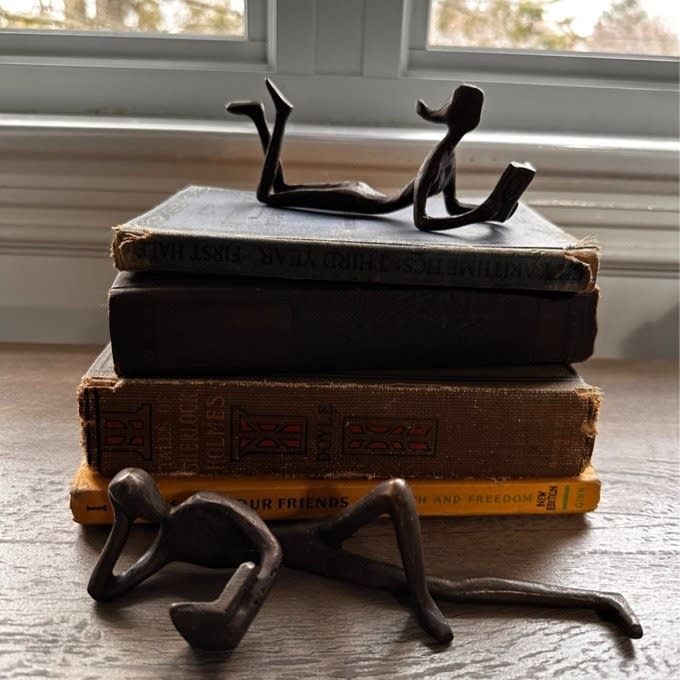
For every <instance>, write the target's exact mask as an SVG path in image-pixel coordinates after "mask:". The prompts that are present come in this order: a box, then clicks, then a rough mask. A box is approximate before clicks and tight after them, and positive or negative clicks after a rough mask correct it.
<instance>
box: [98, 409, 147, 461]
mask: <svg viewBox="0 0 680 680" xmlns="http://www.w3.org/2000/svg"><path fill="white" fill-rule="evenodd" d="M99 448H100V450H101V451H102V452H103V453H104V454H106V455H115V454H130V453H134V454H136V455H138V456H139V457H140V458H142V459H143V460H151V405H150V404H142V406H141V407H140V408H139V409H137V410H136V411H130V412H124V411H103V412H102V417H101V425H100V428H99Z"/></svg>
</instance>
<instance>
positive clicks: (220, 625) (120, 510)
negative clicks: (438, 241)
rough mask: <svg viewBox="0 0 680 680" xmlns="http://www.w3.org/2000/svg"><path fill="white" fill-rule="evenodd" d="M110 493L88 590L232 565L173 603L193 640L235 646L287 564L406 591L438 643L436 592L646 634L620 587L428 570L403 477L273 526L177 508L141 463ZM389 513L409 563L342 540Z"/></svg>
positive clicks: (223, 509) (236, 509) (234, 514)
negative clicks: (196, 598)
mask: <svg viewBox="0 0 680 680" xmlns="http://www.w3.org/2000/svg"><path fill="white" fill-rule="evenodd" d="M108 494H109V499H110V501H111V506H112V508H113V512H114V522H113V526H112V528H111V533H110V534H109V538H108V540H107V542H106V545H105V546H104V549H103V551H102V553H101V555H100V557H99V560H98V561H97V564H96V566H95V568H94V571H93V572H92V576H91V578H90V582H89V584H88V587H87V589H88V592H89V594H90V595H91V596H92V597H93V598H95V599H96V600H110V599H112V598H114V597H116V596H117V595H121V594H123V593H125V592H127V591H128V590H130V589H131V588H133V587H134V586H136V585H137V584H139V583H141V582H142V581H144V580H145V579H147V578H148V577H149V576H151V575H153V574H155V573H156V572H157V571H159V570H160V569H161V568H162V567H163V566H165V565H166V564H168V563H169V562H171V561H174V560H179V561H183V562H189V563H192V564H197V565H201V566H206V567H215V568H216V567H235V568H236V571H235V572H234V573H233V575H232V576H231V578H230V579H229V581H228V582H227V585H226V586H225V588H224V590H223V591H222V594H221V595H220V596H219V597H218V598H217V599H216V600H215V601H214V602H183V603H179V604H173V605H172V606H171V607H170V616H171V617H172V621H173V623H174V624H175V627H176V628H177V630H178V631H179V632H180V634H181V635H182V636H183V637H184V639H185V640H187V642H188V643H189V644H190V645H192V646H194V647H199V648H202V649H223V650H224V649H233V648H235V647H236V646H237V645H238V644H239V642H240V641H241V638H242V637H243V636H244V635H245V633H246V631H247V630H248V627H249V626H250V624H251V622H252V620H253V619H254V618H255V616H256V614H257V612H258V611H259V610H260V607H261V606H262V603H263V602H264V600H265V598H266V597H267V595H268V594H269V591H270V590H271V588H272V586H273V584H274V580H275V578H276V573H277V571H278V569H279V567H280V566H281V565H285V566H287V567H291V568H293V569H301V570H304V571H309V572H312V573H315V574H320V575H323V576H328V577H331V578H337V579H341V580H344V581H349V582H351V583H356V584H359V585H363V586H368V587H373V588H380V589H384V590H389V591H393V592H403V593H408V594H410V596H411V598H412V602H413V606H414V608H415V611H416V614H417V615H418V618H419V619H420V622H421V624H422V626H423V627H424V628H425V630H426V631H427V632H428V633H429V634H430V635H431V636H432V637H433V638H434V639H435V640H437V641H438V642H440V643H448V642H450V641H451V639H452V638H453V633H452V632H451V628H450V627H449V624H448V622H447V620H446V618H445V617H444V615H443V614H442V612H441V611H440V609H439V607H438V606H437V604H436V603H435V602H434V600H433V597H434V598H437V599H442V600H448V601H452V602H492V603H515V604H536V605H544V606H549V607H574V608H576V607H589V608H592V609H595V610H596V611H598V612H599V613H600V614H601V615H603V616H605V617H607V618H609V619H611V620H612V621H613V622H614V623H615V624H616V625H617V626H618V627H619V629H620V630H621V631H622V632H623V633H624V634H625V635H628V636H629V637H632V638H639V637H641V636H642V627H641V625H640V623H639V621H638V619H637V617H636V615H635V613H634V612H633V611H632V609H631V608H630V606H629V604H628V602H627V601H626V600H625V598H624V597H622V596H621V595H619V594H618V593H604V592H597V591H591V590H580V589H574V588H561V587H558V586H548V585H543V584H540V583H530V582H526V581H510V580H505V579H497V578H471V579H465V580H462V581H449V580H447V579H442V578H433V577H427V576H426V575H425V565H424V560H423V549H422V542H421V535H420V520H419V518H418V514H417V512H416V505H415V499H414V498H413V494H412V493H411V490H410V488H409V486H408V484H406V482H404V481H403V480H400V479H392V480H389V481H384V482H381V483H379V484H378V485H377V486H376V487H375V488H374V489H373V490H372V491H371V492H370V493H368V494H367V495H366V496H364V497H363V498H362V499H361V500H360V501H358V502H357V503H355V504H353V505H351V506H349V507H348V508H346V509H344V510H343V511H341V512H340V513H339V514H338V515H336V516H334V517H331V518H329V519H326V520H321V521H307V522H291V523H289V524H277V525H274V526H272V527H268V526H267V525H266V524H265V523H264V522H263V521H262V520H261V519H260V517H259V516H258V515H257V514H256V513H255V512H254V511H253V510H252V509H251V508H250V507H248V506H247V505H245V504H243V503H241V502H240V501H237V500H234V499H232V498H229V497H227V496H223V495H220V494H216V493H210V492H201V493H197V494H194V495H193V496H191V497H190V498H188V499H187V500H185V501H184V502H183V503H181V504H180V505H178V506H177V507H175V508H171V506H170V504H169V503H167V502H166V501H165V500H163V498H162V497H161V495H160V493H159V491H158V487H157V486H156V484H155V482H154V481H153V479H152V477H151V476H150V475H149V473H147V472H145V471H143V470H140V469H138V468H126V469H124V470H121V471H120V472H119V473H118V474H117V475H116V476H115V477H114V478H113V479H112V480H111V483H110V484H109V488H108ZM383 514H387V515H389V516H390V518H391V520H392V522H393V524H394V529H395V532H396V536H397V542H398V545H399V550H400V553H401V559H402V563H403V569H402V568H400V567H398V566H396V565H392V564H386V563H382V562H377V561H375V560H372V559H368V558H365V557H362V556H360V555H357V554H355V553H351V552H348V551H346V550H344V549H343V547H342V544H343V542H344V541H345V540H347V539H348V538H349V537H350V536H352V535H353V534H354V533H355V532H356V531H357V530H358V529H359V528H361V527H362V526H364V525H366V524H367V523H369V522H371V521H372V520H374V519H376V518H378V517H379V516H380V515H383ZM137 518H141V519H145V520H148V521H150V522H157V523H158V524H159V525H160V528H159V531H158V534H157V536H156V539H155V540H154V542H153V544H152V545H151V547H150V548H149V549H148V550H147V551H146V553H145V554H144V555H142V557H140V558H139V560H137V562H136V563H135V564H133V565H132V566H131V567H129V568H128V569H126V570H125V571H124V572H123V573H121V574H114V572H113V570H114V567H115V565H116V561H117V560H118V557H119V556H120V554H121V552H122V550H123V547H124V546H125V542H126V540H127V537H128V534H129V532H130V528H131V527H132V523H133V522H134V520H135V519H137Z"/></svg>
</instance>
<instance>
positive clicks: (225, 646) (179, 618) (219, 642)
mask: <svg viewBox="0 0 680 680" xmlns="http://www.w3.org/2000/svg"><path fill="white" fill-rule="evenodd" d="M170 618H171V619H172V622H173V623H174V624H175V628H176V629H177V632H178V633H179V634H180V635H181V636H182V637H183V638H184V639H185V640H186V641H187V642H188V643H189V644H190V645H191V646H192V647H196V648H197V649H213V650H230V649H235V648H236V647H238V645H239V642H241V639H242V638H243V636H244V635H245V633H246V631H245V630H241V629H239V628H238V627H235V626H233V625H230V623H231V621H230V618H229V617H228V616H227V615H226V614H225V613H224V611H223V610H221V609H220V608H219V607H217V606H216V605H215V603H213V602H181V603H175V604H173V605H171V606H170Z"/></svg>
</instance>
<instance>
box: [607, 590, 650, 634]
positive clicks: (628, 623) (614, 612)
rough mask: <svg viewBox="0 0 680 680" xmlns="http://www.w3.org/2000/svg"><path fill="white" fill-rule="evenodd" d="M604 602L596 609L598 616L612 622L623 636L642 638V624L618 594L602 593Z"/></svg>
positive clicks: (626, 601)
mask: <svg viewBox="0 0 680 680" xmlns="http://www.w3.org/2000/svg"><path fill="white" fill-rule="evenodd" d="M602 596H603V598H605V601H604V603H603V604H601V605H600V606H599V607H596V609H597V610H598V612H599V614H600V616H602V617H603V618H605V619H609V620H611V621H613V622H614V623H615V624H616V625H617V626H618V627H619V628H620V629H621V632H622V633H624V635H627V636H628V637H629V638H633V639H634V640H638V639H640V638H641V637H642V632H643V631H642V624H641V623H640V619H638V617H637V614H635V612H634V611H633V610H632V608H631V606H630V605H629V604H628V600H626V598H625V597H624V596H623V595H621V594H620V593H602Z"/></svg>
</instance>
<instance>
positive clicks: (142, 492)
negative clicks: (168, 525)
mask: <svg viewBox="0 0 680 680" xmlns="http://www.w3.org/2000/svg"><path fill="white" fill-rule="evenodd" d="M149 481H151V484H150V485H149ZM108 495H109V501H110V503H111V507H112V509H113V526H112V527H111V532H110V533H109V537H108V539H107V541H106V544H105V546H104V549H103V550H102V553H101V555H100V556H99V559H98V560H97V564H96V565H95V567H94V570H93V571H92V575H91V576H90V581H89V583H88V585H87V592H88V593H89V594H90V595H91V596H92V597H93V598H94V599H95V600H100V601H105V600H110V599H112V598H114V597H116V596H118V595H120V594H122V593H124V592H127V591H128V590H130V589H131V588H134V586H136V585H137V584H138V583H141V582H142V581H144V580H145V579H147V578H148V577H149V576H151V575H152V574H155V573H156V572H157V571H158V570H159V569H161V568H162V567H163V566H164V565H165V564H167V561H168V560H167V558H166V556H165V555H164V554H163V553H162V551H161V550H160V549H159V541H158V537H157V538H156V540H155V541H154V543H153V544H152V545H151V546H150V547H149V549H148V550H147V551H146V552H145V553H144V555H142V557H140V558H139V560H137V562H135V563H134V564H133V565H132V566H131V567H129V568H128V569H126V570H125V571H124V572H122V573H121V574H114V573H113V570H114V568H115V566H116V562H117V561H118V558H119V557H120V554H121V552H122V551H123V548H124V547H125V543H126V541H127V538H128V535H129V533H130V529H131V527H132V524H133V522H134V521H135V519H137V518H138V517H139V518H141V519H146V520H148V521H151V522H159V521H161V520H163V519H165V518H166V517H167V515H168V513H169V512H170V507H169V506H168V504H167V503H166V502H165V501H164V500H163V499H162V498H161V496H160V493H158V489H157V488H156V486H155V484H154V483H153V481H152V480H151V477H150V475H149V474H148V473H146V472H144V471H143V470H139V469H133V468H126V469H125V470H121V471H120V472H119V473H118V474H117V475H116V476H115V477H114V478H113V479H112V480H111V483H110V484H109V488H108Z"/></svg>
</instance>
